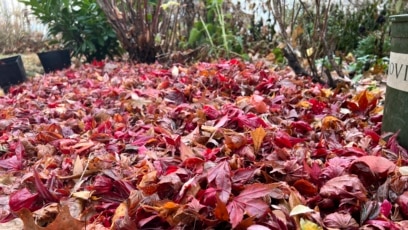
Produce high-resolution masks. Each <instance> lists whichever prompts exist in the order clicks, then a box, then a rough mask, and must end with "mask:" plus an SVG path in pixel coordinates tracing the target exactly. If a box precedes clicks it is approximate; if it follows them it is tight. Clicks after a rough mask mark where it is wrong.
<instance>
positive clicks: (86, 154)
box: [0, 59, 408, 230]
mask: <svg viewBox="0 0 408 230" xmlns="http://www.w3.org/2000/svg"><path fill="white" fill-rule="evenodd" d="M383 99H384V91H383V90H378V89H372V86H370V88H369V87H366V88H359V89H357V91H356V92H354V91H352V90H351V89H349V88H344V87H339V88H336V89H330V88H327V87H325V86H322V85H320V84H318V83H314V82H312V81H311V80H310V79H308V78H302V77H299V76H295V74H294V73H293V72H292V71H291V70H290V69H289V68H284V69H281V70H277V69H274V68H270V67H268V66H267V65H266V64H264V63H263V62H257V63H246V62H243V61H241V60H238V59H232V60H226V61H223V60H220V61H218V62H215V63H203V62H200V63H196V64H193V65H191V66H182V65H177V66H173V67H171V68H165V67H163V66H161V65H159V64H154V65H146V64H130V63H113V62H107V63H102V64H101V63H98V65H92V64H85V65H83V66H81V67H78V68H76V69H67V70H63V71H57V72H55V73H51V74H46V75H43V76H36V77H34V78H32V79H30V80H29V81H27V82H25V83H23V84H21V85H18V86H13V87H11V89H10V92H9V94H7V95H4V96H2V97H0V108H1V110H0V118H1V121H0V145H1V151H0V153H1V155H0V170H1V174H0V186H1V187H0V189H1V190H0V191H1V192H0V200H1V202H0V205H1V210H2V211H1V215H0V220H1V222H9V221H11V220H13V219H15V218H21V219H22V220H23V223H24V228H25V229H48V230H50V229H58V228H60V227H61V226H64V228H65V227H66V229H68V228H69V227H70V228H71V229H81V228H82V229H224V228H226V229H230V228H234V229H323V228H324V229H327V228H332V229H333V228H334V229H359V228H361V229H370V228H378V229H403V228H407V227H408V222H407V221H406V220H405V219H406V218H408V211H407V210H408V208H407V207H408V204H407V201H408V198H407V197H408V195H407V194H408V191H407V186H406V185H407V184H408V183H407V181H408V177H407V173H406V171H407V170H406V167H407V166H408V162H407V159H408V156H407V151H406V150H405V149H404V148H402V147H401V146H400V145H399V144H398V142H397V141H396V135H397V134H393V135H391V137H390V138H389V139H388V140H385V139H384V135H382V134H381V118H382V101H383Z"/></svg>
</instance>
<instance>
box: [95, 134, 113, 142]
mask: <svg viewBox="0 0 408 230" xmlns="http://www.w3.org/2000/svg"><path fill="white" fill-rule="evenodd" d="M90 139H91V140H93V141H98V142H102V143H104V142H109V141H110V140H111V139H112V136H111V135H110V134H107V133H93V134H92V135H91V137H90Z"/></svg>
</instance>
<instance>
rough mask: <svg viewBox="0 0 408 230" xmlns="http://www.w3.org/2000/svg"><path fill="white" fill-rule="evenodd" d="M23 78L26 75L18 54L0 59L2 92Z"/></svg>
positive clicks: (22, 80) (25, 77) (25, 78)
mask: <svg viewBox="0 0 408 230" xmlns="http://www.w3.org/2000/svg"><path fill="white" fill-rule="evenodd" d="M25 80H27V75H26V72H25V69H24V65H23V60H22V59H21V56H20V55H17V56H13V57H8V58H3V59H0V87H1V88H2V89H3V91H4V92H6V93H7V92H8V90H9V88H10V86H11V85H17V84H19V83H21V82H24V81H25Z"/></svg>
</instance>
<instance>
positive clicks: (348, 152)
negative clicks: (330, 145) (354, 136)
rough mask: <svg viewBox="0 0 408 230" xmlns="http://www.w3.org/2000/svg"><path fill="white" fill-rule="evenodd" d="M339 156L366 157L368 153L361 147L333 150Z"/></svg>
mask: <svg viewBox="0 0 408 230" xmlns="http://www.w3.org/2000/svg"><path fill="white" fill-rule="evenodd" d="M333 152H334V153H336V154H337V155H338V156H366V155H367V152H366V151H364V150H363V149H361V148H359V147H345V148H339V149H333Z"/></svg>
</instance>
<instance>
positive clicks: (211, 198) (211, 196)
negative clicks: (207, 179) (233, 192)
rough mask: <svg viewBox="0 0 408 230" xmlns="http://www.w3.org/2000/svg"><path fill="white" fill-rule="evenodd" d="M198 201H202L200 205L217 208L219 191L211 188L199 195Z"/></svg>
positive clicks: (200, 192)
mask: <svg viewBox="0 0 408 230" xmlns="http://www.w3.org/2000/svg"><path fill="white" fill-rule="evenodd" d="M197 199H198V200H200V203H202V204H203V205H206V206H209V207H215V205H216V204H217V199H219V198H218V196H217V189H215V188H213V187H210V188H207V189H206V190H201V191H199V192H198V193H197Z"/></svg>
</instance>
